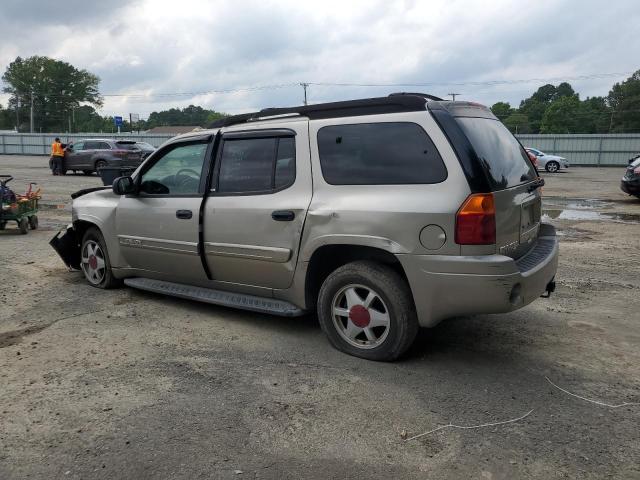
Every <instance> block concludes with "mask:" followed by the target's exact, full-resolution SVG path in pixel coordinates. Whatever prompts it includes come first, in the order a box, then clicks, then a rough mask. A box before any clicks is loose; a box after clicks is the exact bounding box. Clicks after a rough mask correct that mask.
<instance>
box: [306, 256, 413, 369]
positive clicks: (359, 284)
mask: <svg viewBox="0 0 640 480" xmlns="http://www.w3.org/2000/svg"><path fill="white" fill-rule="evenodd" d="M318 320H319V321H320V326H321V327H322V330H323V331H324V333H325V334H326V335H327V337H328V338H329V341H330V342H331V344H332V345H333V346H334V347H335V348H337V349H338V350H340V351H342V352H345V353H348V354H349V355H353V356H356V357H361V358H366V359H368V360H375V361H391V360H395V359H397V358H398V357H400V356H401V355H402V354H403V353H405V352H406V350H407V349H408V348H409V347H410V346H411V344H412V343H413V341H414V339H415V337H416V334H417V333H418V319H417V315H416V311H415V306H414V303H413V297H412V296H411V291H410V290H409V286H408V285H407V283H406V281H405V280H404V279H403V278H402V277H401V276H400V275H399V274H398V273H397V272H396V271H394V270H393V269H391V268H390V267H388V266H386V265H383V264H381V263H377V262H371V261H358V262H352V263H348V264H346V265H343V266H342V267H340V268H338V269H336V270H335V271H334V272H333V273H331V274H330V275H329V276H328V277H327V279H326V280H325V281H324V283H323V284H322V287H321V288H320V293H319V295H318Z"/></svg>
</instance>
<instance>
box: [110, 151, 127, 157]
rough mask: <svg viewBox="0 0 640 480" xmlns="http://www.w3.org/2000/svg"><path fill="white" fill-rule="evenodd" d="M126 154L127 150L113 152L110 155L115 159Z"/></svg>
mask: <svg viewBox="0 0 640 480" xmlns="http://www.w3.org/2000/svg"><path fill="white" fill-rule="evenodd" d="M128 152H129V151H128V150H114V151H113V152H111V153H113V154H114V155H115V156H116V157H126V156H127V153H128Z"/></svg>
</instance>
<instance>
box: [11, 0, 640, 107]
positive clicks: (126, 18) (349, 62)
mask: <svg viewBox="0 0 640 480" xmlns="http://www.w3.org/2000/svg"><path fill="white" fill-rule="evenodd" d="M0 3H1V4H2V6H1V8H0V25H2V30H3V31H2V37H3V38H2V40H1V41H0V72H4V70H5V69H6V67H7V65H8V64H9V63H10V62H11V61H13V60H14V59H15V57H16V56H18V55H19V56H22V57H28V56H31V55H47V56H50V57H53V58H57V59H61V60H65V61H67V62H70V63H72V64H73V65H75V66H76V67H78V68H84V69H87V70H89V71H91V72H93V73H95V74H97V75H98V76H99V77H100V78H101V84H100V90H101V93H102V94H104V95H105V104H104V107H103V108H102V113H103V114H109V115H113V114H122V115H127V114H128V113H131V112H133V113H140V114H141V116H142V117H143V118H146V117H147V116H148V115H149V113H151V112H152V111H154V110H161V109H165V108H169V107H182V106H186V105H189V104H190V103H193V104H197V105H202V106H205V107H207V108H214V109H216V110H218V111H224V112H228V113H240V112H244V111H251V110H255V109H260V108H264V107H269V106H288V105H294V104H300V103H301V101H302V87H301V86H300V85H299V83H300V82H309V83H311V85H310V87H309V91H308V94H309V100H310V102H314V103H315V102H322V101H329V100H340V99H348V98H357V97H366V96H378V95H386V94H388V93H390V92H394V91H424V92H428V93H432V94H435V95H438V96H446V95H447V94H448V93H450V92H456V93H461V94H462V95H461V97H460V99H466V100H474V101H480V102H482V103H486V104H492V103H494V102H496V101H500V100H506V101H510V102H511V103H512V104H515V105H517V104H518V103H519V101H520V100H521V99H522V98H524V97H527V96H529V95H530V94H531V92H532V91H533V90H534V89H535V88H536V87H537V86H539V85H540V84H541V83H543V82H542V81H541V80H531V81H525V82H522V80H530V79H557V80H555V82H553V83H558V82H559V81H561V80H562V79H566V80H568V81H569V82H570V83H571V84H572V85H574V87H575V88H576V90H577V91H578V92H580V94H581V96H582V97H585V96H593V95H606V94H607V92H608V90H609V88H610V86H611V85H612V84H613V83H614V82H615V81H620V80H623V79H624V78H626V77H627V76H628V75H629V74H630V73H631V72H633V71H635V70H638V69H640V53H639V52H640V4H639V3H638V0H609V1H606V2H605V1H588V0H586V1H560V0H538V1H536V2H523V1H516V0H514V1H502V0H485V1H471V0H468V1H463V0H460V1H456V0H429V1H426V0H424V1H418V0H381V1H377V0H369V1H356V0H337V1H334V0H323V1H317V2H316V1H302V0H298V1H289V0H280V1H270V0H260V1H252V0H235V1H233V2H231V1H213V0H179V1H176V0H173V1H165V0H110V1H102V2H95V3H94V2H90V1H86V0H57V1H51V0H0ZM603 74H604V75H603ZM609 74H616V75H609ZM581 77H582V78H581ZM585 77H586V78H585ZM494 81H498V82H499V83H492V82H494ZM336 83H342V84H352V85H349V86H346V85H343V86H338V85H323V84H336ZM317 84H319V85H317ZM399 84H403V85H399ZM411 84H414V85H411ZM415 84H422V85H415ZM424 84H427V85H424ZM363 85H367V86H363ZM256 87H265V88H256ZM229 90H231V91H229ZM0 103H2V104H4V105H6V103H7V102H6V96H5V97H3V96H1V95H0Z"/></svg>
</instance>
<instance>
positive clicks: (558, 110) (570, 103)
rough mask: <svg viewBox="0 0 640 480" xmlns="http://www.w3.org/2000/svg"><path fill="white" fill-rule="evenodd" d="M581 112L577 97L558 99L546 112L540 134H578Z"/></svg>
mask: <svg viewBox="0 0 640 480" xmlns="http://www.w3.org/2000/svg"><path fill="white" fill-rule="evenodd" d="M580 110H581V109H580V100H578V98H577V96H569V97H560V98H558V99H557V100H556V101H554V102H553V103H552V104H551V105H549V106H548V107H547V109H546V110H545V112H544V116H543V117H542V123H541V125H540V133H577V130H578V118H579V113H580Z"/></svg>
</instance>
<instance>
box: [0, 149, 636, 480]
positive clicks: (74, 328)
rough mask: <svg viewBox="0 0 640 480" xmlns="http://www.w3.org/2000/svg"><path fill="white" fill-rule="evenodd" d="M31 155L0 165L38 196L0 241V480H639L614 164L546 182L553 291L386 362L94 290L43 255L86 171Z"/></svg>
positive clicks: (309, 321)
mask: <svg viewBox="0 0 640 480" xmlns="http://www.w3.org/2000/svg"><path fill="white" fill-rule="evenodd" d="M47 160H48V159H47V158H45V157H20V156H0V173H9V174H12V175H13V176H14V177H15V180H14V181H13V183H12V186H13V187H15V188H16V190H22V189H23V188H24V186H25V185H26V183H27V182H29V181H37V182H38V183H40V184H41V185H42V187H43V189H44V197H43V207H44V208H43V209H42V210H41V215H40V225H41V229H39V230H37V231H32V232H29V234H28V235H26V236H23V235H19V234H18V232H17V230H15V227H14V226H12V225H9V226H8V228H7V230H5V231H2V232H0V478H1V479H18V478H27V477H28V478H43V479H44V478H46V479H49V478H74V479H75V478H109V479H112V478H139V479H143V478H176V479H194V478H236V479H237V478H261V479H264V478H273V479H283V478H296V479H297V478H381V479H382V478H384V479H387V478H407V479H412V478H420V479H425V478H433V479H459V478H479V479H503V478H504V479H511V478H583V479H592V478H593V479H595V478H598V479H599V478H609V477H610V478H627V479H628V478H640V428H639V425H640V403H636V404H633V402H640V275H639V274H638V272H640V248H639V247H640V240H639V239H640V201H638V200H636V199H634V198H632V197H628V196H626V195H624V194H623V193H622V192H621V191H620V190H619V180H620V177H621V176H622V173H623V170H624V167H619V168H602V169H596V168H575V167H572V168H571V169H570V170H569V171H567V172H562V173H559V174H555V175H550V174H545V173H543V176H544V178H545V179H546V181H547V186H545V187H544V197H545V202H544V208H545V215H546V216H547V218H548V220H549V221H551V222H552V223H553V224H555V225H556V226H557V228H558V229H559V231H560V234H561V257H560V267H559V271H558V276H557V281H558V290H557V292H556V293H555V295H553V296H552V297H551V298H550V299H539V300H538V301H536V302H534V303H533V304H532V305H529V306H528V307H526V308H524V309H522V310H520V311H517V312H514V313H511V314H505V315H478V316H473V317H461V318H455V319H451V320H449V321H446V322H443V323H442V324H441V325H439V326H438V327H437V328H435V329H432V330H425V331H423V332H421V333H420V336H419V339H418V341H417V342H416V345H415V346H414V347H413V348H412V350H411V351H410V353H409V355H408V357H407V358H405V359H403V360H402V361H399V362H396V363H391V364H380V363H373V362H368V361H364V360H360V359H357V358H353V357H349V356H347V355H344V354H341V353H339V352H337V351H335V350H333V349H332V348H331V347H330V345H329V343H328V342H327V341H326V340H325V338H324V337H323V334H322V332H321V331H320V328H319V326H318V324H317V321H316V319H315V318H314V317H313V316H311V315H310V316H308V317H304V318H297V319H284V318H277V317H270V316H266V315H260V314H254V313H247V312H240V311H234V310H230V309H225V308H221V307H215V306H211V305H202V304H198V303H194V302H189V301H182V300H177V299H173V298H167V297H162V296H158V295H153V294H148V293H144V292H139V291H135V290H131V289H128V288H123V289H119V290H112V291H101V290H97V289H94V288H91V287H89V286H88V285H87V284H85V282H84V280H83V278H82V275H81V274H80V273H78V272H68V271H67V270H66V269H65V267H64V265H63V264H62V262H61V261H60V260H59V258H57V256H56V255H55V253H54V252H53V250H52V249H51V248H50V247H49V246H48V244H47V242H48V241H49V239H50V238H51V237H52V236H53V234H54V233H55V230H57V229H58V228H60V227H62V226H63V225H65V224H67V223H68V222H69V219H70V212H69V210H68V207H65V205H67V204H68V201H69V197H68V195H69V193H71V192H73V191H75V190H78V189H80V188H83V187H89V186H96V185H99V184H100V180H99V178H98V177H96V176H90V177H86V176H81V175H77V176H75V175H70V176H65V177H52V176H50V175H49V172H48V170H47V168H46V164H47ZM452 294H456V295H464V292H452ZM547 378H548V379H549V380H550V381H552V382H553V383H555V384H556V385H557V386H559V387H561V388H563V389H565V390H566V391H567V392H571V393H574V394H576V395H579V396H582V397H585V398H588V399H592V400H596V401H599V402H602V403H606V404H609V405H612V406H605V405H602V404H596V403H593V402H589V401H586V400H584V399H581V398H577V397H575V396H572V395H570V394H568V393H566V392H563V391H561V390H559V389H558V388H556V387H555V386H553V385H552V384H551V383H550V382H549V381H548V380H547ZM625 402H628V403H629V404H626V405H623V406H619V405H620V404H623V403H625ZM613 406H616V408H613ZM530 411H532V412H531V413H530V414H529V415H528V416H526V417H525V418H522V419H520V420H518V421H514V422H511V423H506V424H503V425H493V426H486V427H482V428H477V429H459V428H452V427H448V428H443V429H440V430H438V431H434V432H432V433H429V434H427V435H424V436H422V437H420V438H418V439H414V440H409V441H405V440H404V439H405V438H408V437H412V436H414V435H417V434H421V433H424V432H428V431H431V430H433V429H436V428H437V427H440V426H443V425H447V424H450V423H452V424H455V425H458V426H472V425H480V424H488V423H496V422H502V421H506V420H510V419H516V418H519V417H523V416H524V415H525V414H526V413H527V412H530Z"/></svg>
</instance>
